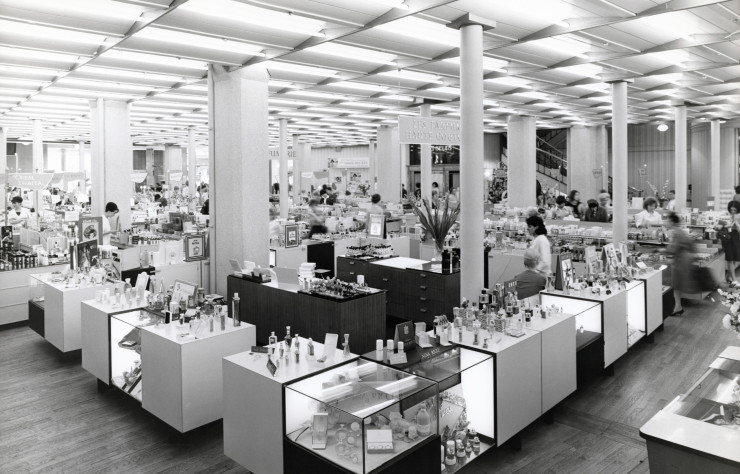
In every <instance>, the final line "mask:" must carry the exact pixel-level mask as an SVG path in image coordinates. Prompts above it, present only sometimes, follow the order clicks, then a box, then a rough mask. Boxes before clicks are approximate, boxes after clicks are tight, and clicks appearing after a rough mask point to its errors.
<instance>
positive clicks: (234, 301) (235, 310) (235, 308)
mask: <svg viewBox="0 0 740 474" xmlns="http://www.w3.org/2000/svg"><path fill="white" fill-rule="evenodd" d="M231 317H232V318H233V320H234V326H235V327H236V326H241V325H242V322H241V319H240V314H239V293H234V297H233V298H231Z"/></svg>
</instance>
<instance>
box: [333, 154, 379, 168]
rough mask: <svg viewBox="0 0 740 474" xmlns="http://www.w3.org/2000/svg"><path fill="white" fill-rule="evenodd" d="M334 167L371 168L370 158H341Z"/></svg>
mask: <svg viewBox="0 0 740 474" xmlns="http://www.w3.org/2000/svg"><path fill="white" fill-rule="evenodd" d="M334 167H335V168H369V167H370V158H368V157H359V158H347V157H339V158H337V161H336V164H335V165H334Z"/></svg>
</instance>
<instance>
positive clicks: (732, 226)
mask: <svg viewBox="0 0 740 474" xmlns="http://www.w3.org/2000/svg"><path fill="white" fill-rule="evenodd" d="M727 212H729V213H730V219H729V220H728V221H726V222H725V221H720V224H721V228H720V233H721V234H724V237H725V238H722V239H720V240H721V242H722V250H724V252H725V266H726V268H727V275H726V279H727V283H729V284H730V285H731V286H740V285H739V284H738V282H737V279H736V276H735V269H736V268H737V265H738V262H740V202H738V201H730V202H729V203H728V204H727Z"/></svg>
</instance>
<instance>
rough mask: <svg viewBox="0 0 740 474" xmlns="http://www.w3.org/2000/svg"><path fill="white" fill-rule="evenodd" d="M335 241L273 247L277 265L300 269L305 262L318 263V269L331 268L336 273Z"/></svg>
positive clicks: (332, 273) (306, 242)
mask: <svg viewBox="0 0 740 474" xmlns="http://www.w3.org/2000/svg"><path fill="white" fill-rule="evenodd" d="M334 245H335V243H334V241H331V240H326V241H312V240H308V241H304V242H303V243H302V244H300V245H298V246H296V247H288V248H285V247H277V248H273V249H271V251H274V252H275V262H271V263H272V264H274V266H276V267H280V268H291V269H294V270H296V271H297V270H298V268H300V266H301V264H302V263H304V262H312V263H315V264H316V269H317V270H318V269H323V270H329V272H330V275H329V276H333V275H334Z"/></svg>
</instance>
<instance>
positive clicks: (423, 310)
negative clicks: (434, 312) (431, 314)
mask: <svg viewBox="0 0 740 474" xmlns="http://www.w3.org/2000/svg"><path fill="white" fill-rule="evenodd" d="M419 312H420V313H426V312H427V310H426V309H424V308H419Z"/></svg>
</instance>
